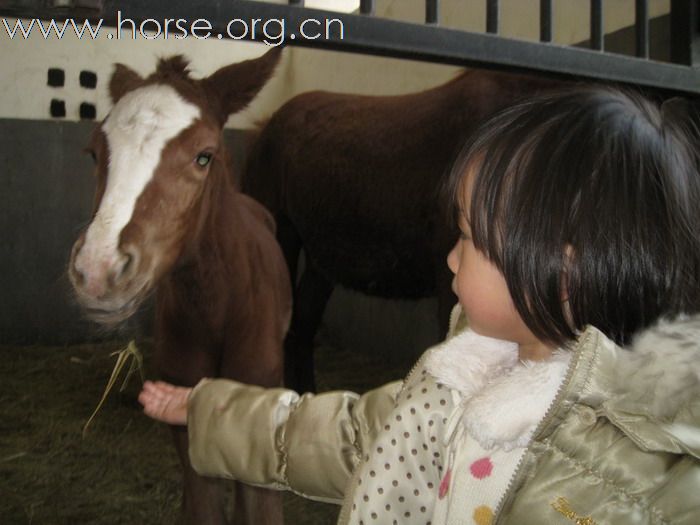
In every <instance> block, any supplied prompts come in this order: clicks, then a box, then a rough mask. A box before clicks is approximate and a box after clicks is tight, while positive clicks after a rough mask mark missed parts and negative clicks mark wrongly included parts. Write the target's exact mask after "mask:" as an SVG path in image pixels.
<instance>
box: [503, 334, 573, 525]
mask: <svg viewBox="0 0 700 525" xmlns="http://www.w3.org/2000/svg"><path fill="white" fill-rule="evenodd" d="M583 344H584V341H579V344H578V345H577V346H578V349H580V348H582V346H583ZM573 352H575V353H574V355H573V356H572V357H571V363H569V368H568V370H567V371H566V375H565V376H564V381H562V383H561V385H560V386H559V389H558V390H557V393H556V395H555V396H554V401H552V404H551V405H549V408H548V409H547V412H545V415H544V417H543V418H542V421H540V423H539V424H538V425H537V428H536V429H535V432H534V433H533V434H532V439H531V440H530V444H529V445H528V446H527V448H526V449H525V452H524V453H523V455H522V456H521V457H520V460H519V461H518V465H517V466H516V467H515V472H514V473H513V475H512V476H511V477H510V481H509V482H508V486H507V487H506V491H505V492H504V493H503V497H502V498H501V501H499V502H498V505H497V506H496V510H495V512H494V516H495V518H494V521H493V524H494V525H498V524H499V523H501V511H502V510H503V508H504V507H505V506H506V505H507V504H508V503H510V501H511V500H512V499H513V496H514V494H513V490H512V489H513V485H514V484H515V482H516V481H518V480H519V479H520V478H521V477H522V476H523V474H524V472H523V471H524V470H525V467H524V465H523V463H524V462H525V458H527V457H528V455H529V452H530V449H531V448H532V443H534V442H535V441H536V440H537V437H538V436H539V435H540V434H541V433H542V431H543V430H544V429H545V428H546V427H547V425H548V424H549V422H550V421H551V420H552V415H553V414H554V413H555V412H557V411H558V410H557V409H558V408H559V405H561V403H562V401H563V398H564V394H565V391H566V390H567V389H568V386H569V384H570V383H571V379H572V378H573V376H574V372H575V371H576V369H577V368H578V365H579V360H580V357H581V352H580V350H579V351H576V350H573Z"/></svg>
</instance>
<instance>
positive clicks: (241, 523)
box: [220, 319, 284, 525]
mask: <svg viewBox="0 0 700 525" xmlns="http://www.w3.org/2000/svg"><path fill="white" fill-rule="evenodd" d="M263 324H265V323H264V322H263ZM277 324H279V321H277V319H274V320H273V322H272V325H273V326H259V327H257V330H255V329H251V333H253V334H257V336H253V337H251V340H250V341H238V342H237V344H236V345H235V347H233V349H235V351H230V350H229V351H224V353H223V355H222V363H221V370H220V373H221V377H229V378H232V379H235V380H236V381H240V382H242V383H246V384H252V385H260V386H263V387H266V388H272V387H279V386H280V385H281V384H282V375H283V354H282V337H281V335H280V334H279V326H276V325H277ZM251 432H252V433H254V432H255V429H251ZM283 522H284V514H283V510H282V493H281V492H279V491H276V490H270V489H262V488H258V487H253V486H250V485H246V484H244V483H238V482H237V483H236V504H235V509H234V517H233V524H234V525H282V523H283Z"/></svg>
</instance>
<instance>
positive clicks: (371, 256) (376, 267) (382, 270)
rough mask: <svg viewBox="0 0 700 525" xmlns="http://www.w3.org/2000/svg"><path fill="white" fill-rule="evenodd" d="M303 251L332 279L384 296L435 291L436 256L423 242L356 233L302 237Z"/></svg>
mask: <svg viewBox="0 0 700 525" xmlns="http://www.w3.org/2000/svg"><path fill="white" fill-rule="evenodd" d="M303 245H304V251H305V255H306V257H307V258H308V260H309V261H310V262H311V263H312V264H313V265H314V267H315V268H316V269H317V270H318V271H319V272H321V274H322V275H324V276H325V277H326V278H327V279H329V280H330V281H331V282H334V283H338V284H340V285H342V286H345V287H347V288H350V289H352V290H356V291H359V292H363V293H366V294H369V295H373V296H378V297H385V298H404V299H416V298H421V297H428V296H431V295H434V294H435V257H434V255H433V252H432V250H431V247H430V246H428V245H427V244H425V243H411V242H408V243H401V242H397V240H396V239H393V240H389V239H386V240H381V239H377V238H372V237H371V236H367V237H358V236H357V234H356V233H354V234H352V235H350V236H349V237H346V238H343V237H342V234H339V235H337V236H336V235H334V236H330V237H316V238H306V239H304V240H303Z"/></svg>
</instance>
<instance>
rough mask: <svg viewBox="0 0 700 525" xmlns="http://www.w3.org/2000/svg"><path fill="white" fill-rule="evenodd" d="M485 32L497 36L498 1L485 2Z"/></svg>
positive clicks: (487, 0)
mask: <svg viewBox="0 0 700 525" xmlns="http://www.w3.org/2000/svg"><path fill="white" fill-rule="evenodd" d="M486 32H487V33H492V34H494V35H497V34H498V0H486Z"/></svg>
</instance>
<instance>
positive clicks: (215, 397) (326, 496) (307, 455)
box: [187, 379, 401, 503]
mask: <svg viewBox="0 0 700 525" xmlns="http://www.w3.org/2000/svg"><path fill="white" fill-rule="evenodd" d="M400 387H401V383H400V382H395V383H390V384H388V385H385V386H383V387H381V388H378V389H376V390H372V391H370V392H367V393H366V394H364V395H362V396H358V395H357V394H354V393H351V392H327V393H323V394H319V395H313V394H304V395H303V396H299V395H298V394H297V393H296V392H293V391H291V390H285V389H282V388H277V389H265V388H261V387H256V386H250V385H243V384H241V383H237V382H235V381H230V380H221V379H217V380H207V379H205V380H203V381H201V382H200V383H199V384H198V385H197V387H195V389H194V390H193V392H192V394H191V395H190V398H189V401H188V422H187V426H188V433H189V456H190V461H191V463H192V466H193V468H194V469H195V470H196V471H197V472H198V473H199V474H202V475H206V476H216V477H223V478H229V479H236V480H239V481H242V482H244V483H248V484H252V485H257V486H264V487H269V488H277V489H290V490H293V491H294V492H296V493H298V494H300V495H302V496H305V497H307V498H311V499H316V500H320V501H326V502H333V503H340V502H342V499H343V492H344V490H345V488H346V485H347V482H348V481H349V479H350V477H351V476H352V473H353V471H354V469H355V467H356V466H357V465H358V463H359V462H360V458H361V457H362V455H363V451H365V450H367V449H368V447H369V446H370V445H371V443H372V442H373V441H374V438H375V437H376V434H377V433H378V432H379V430H380V428H381V427H380V424H381V422H382V421H383V419H384V418H385V417H386V415H387V414H388V413H389V412H390V411H391V410H392V409H393V408H394V404H395V399H396V396H397V394H398V392H399V389H400Z"/></svg>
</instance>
